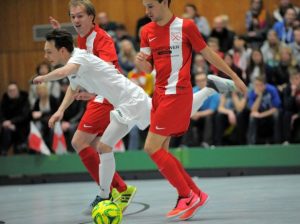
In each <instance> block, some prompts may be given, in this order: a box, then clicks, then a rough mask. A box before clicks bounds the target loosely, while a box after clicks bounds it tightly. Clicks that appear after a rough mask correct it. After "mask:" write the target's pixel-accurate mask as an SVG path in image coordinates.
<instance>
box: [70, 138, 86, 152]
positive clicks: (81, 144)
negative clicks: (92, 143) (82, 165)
mask: <svg viewBox="0 0 300 224" xmlns="http://www.w3.org/2000/svg"><path fill="white" fill-rule="evenodd" d="M71 145H72V147H73V148H74V149H75V151H76V152H77V153H79V152H80V151H81V150H82V149H84V148H86V147H88V146H89V145H88V144H87V143H86V142H85V141H84V140H81V139H80V138H76V137H73V138H72V141H71Z"/></svg>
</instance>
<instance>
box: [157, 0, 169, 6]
mask: <svg viewBox="0 0 300 224" xmlns="http://www.w3.org/2000/svg"><path fill="white" fill-rule="evenodd" d="M157 1H158V2H159V3H162V1H163V0H157ZM170 4H171V0H168V6H170Z"/></svg>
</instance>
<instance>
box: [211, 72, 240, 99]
mask: <svg viewBox="0 0 300 224" xmlns="http://www.w3.org/2000/svg"><path fill="white" fill-rule="evenodd" d="M206 86H207V87H208V88H212V89H214V90H216V91H217V92H218V93H222V94H223V93H228V92H232V91H235V90H236V86H235V84H234V82H233V81H232V80H230V79H224V78H221V77H218V76H216V75H208V76H207V84H206Z"/></svg>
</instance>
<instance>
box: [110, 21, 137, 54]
mask: <svg viewBox="0 0 300 224" xmlns="http://www.w3.org/2000/svg"><path fill="white" fill-rule="evenodd" d="M125 39H126V40H129V41H130V42H131V43H132V45H133V46H134V49H135V50H136V51H137V50H138V44H137V43H136V41H135V39H134V38H133V37H132V36H131V35H130V34H129V33H128V31H127V29H126V26H125V25H124V24H117V27H116V36H115V38H114V41H115V44H116V49H117V52H118V53H119V51H120V48H121V46H120V45H121V42H122V40H125Z"/></svg>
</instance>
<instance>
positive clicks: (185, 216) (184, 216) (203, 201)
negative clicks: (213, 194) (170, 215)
mask: <svg viewBox="0 0 300 224" xmlns="http://www.w3.org/2000/svg"><path fill="white" fill-rule="evenodd" d="M208 198H209V197H208V194H206V193H205V192H201V194H200V201H199V202H198V203H197V204H196V206H194V207H193V208H191V209H189V210H188V211H186V212H185V213H183V214H182V215H181V216H180V217H179V219H180V220H182V221H183V220H188V219H191V218H193V217H194V215H195V214H196V213H197V211H198V210H199V209H200V208H203V207H204V206H205V205H206V203H207V202H208Z"/></svg>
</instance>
